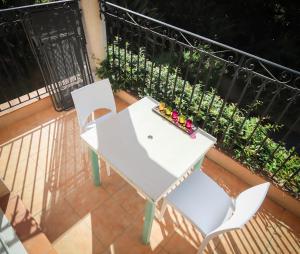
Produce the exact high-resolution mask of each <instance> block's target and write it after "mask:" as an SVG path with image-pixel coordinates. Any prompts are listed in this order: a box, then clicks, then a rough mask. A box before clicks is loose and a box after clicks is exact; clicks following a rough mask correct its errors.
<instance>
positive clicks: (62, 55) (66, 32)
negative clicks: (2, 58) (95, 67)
mask: <svg viewBox="0 0 300 254" xmlns="http://www.w3.org/2000/svg"><path fill="white" fill-rule="evenodd" d="M1 12H2V13H1V14H2V16H1V28H2V30H3V33H2V36H3V38H4V42H7V41H9V42H8V43H6V46H7V47H13V48H17V47H16V45H19V44H22V45H24V46H23V47H22V48H17V49H18V51H17V52H16V54H10V55H9V57H8V58H7V59H8V61H10V62H9V65H10V69H8V70H7V68H6V67H5V66H4V65H3V66H4V67H3V70H4V71H5V70H7V71H6V72H5V74H6V76H7V77H8V78H7V79H8V80H9V81H10V82H6V81H5V80H4V82H3V83H2V84H1V86H0V87H1V89H2V90H1V100H2V101H4V102H5V103H6V104H8V107H12V106H13V105H10V101H11V99H14V98H18V97H24V96H27V97H28V100H29V99H31V97H30V94H31V93H32V92H34V93H35V94H37V97H38V98H40V93H39V91H40V90H36V89H37V88H38V89H42V91H43V92H44V93H46V92H48V93H50V94H51V98H52V101H53V104H54V106H55V108H56V110H58V111H60V110H66V109H69V108H71V107H73V101H72V98H71V94H70V92H71V91H72V90H73V89H76V88H78V87H81V86H84V85H86V84H89V83H91V82H92V80H93V77H92V74H91V70H90V66H89V61H88V55H87V51H86V41H85V36H84V31H83V27H82V22H81V14H80V9H79V6H78V1H70V0H68V1H60V2H53V3H48V4H39V5H32V6H25V7H17V8H13V9H7V10H3V11H1ZM12 27H18V29H19V30H18V31H19V32H17V33H15V30H13V29H12ZM20 34H21V35H22V37H21V38H20ZM1 54H2V52H1ZM3 54H5V49H4V52H3ZM20 55H21V57H20ZM23 59H24V62H23V61H22V60H23ZM25 61H27V62H25ZM28 61H29V62H28ZM11 63H13V64H11ZM14 64H16V66H18V67H19V68H20V69H22V68H23V69H26V68H31V69H33V71H34V72H35V73H36V74H37V76H38V79H35V76H34V75H33V74H32V73H27V76H28V79H29V81H27V82H25V81H24V79H23V76H16V75H15V73H16V70H15V68H14ZM3 70H0V73H1V72H2V73H4V71H3ZM17 73H18V74H19V73H21V71H18V72H17ZM11 77H15V78H11ZM30 82H31V83H35V84H37V87H32V86H31V83H30ZM21 88H24V89H23V90H22V89H21ZM4 89H5V90H4ZM8 95H9V96H8ZM18 100H19V101H18V103H17V104H20V103H21V102H22V101H20V99H18Z"/></svg>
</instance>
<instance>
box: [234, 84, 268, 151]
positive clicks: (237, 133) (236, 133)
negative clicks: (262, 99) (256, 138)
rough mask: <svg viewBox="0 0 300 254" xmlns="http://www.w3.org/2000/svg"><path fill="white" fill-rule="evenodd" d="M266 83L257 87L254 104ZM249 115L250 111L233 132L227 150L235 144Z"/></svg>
mask: <svg viewBox="0 0 300 254" xmlns="http://www.w3.org/2000/svg"><path fill="white" fill-rule="evenodd" d="M266 83H267V82H266V81H264V82H262V83H261V84H260V87H259V89H258V92H257V94H256V96H255V98H254V100H253V102H254V103H255V102H256V101H257V100H258V98H259V96H260V94H261V93H262V91H263V90H264V88H265V87H266ZM249 115H250V110H249V111H248V112H247V114H246V115H245V117H244V120H243V122H242V123H241V125H240V126H239V128H238V129H237V131H236V132H235V135H234V137H233V138H232V142H231V144H230V146H229V150H231V149H232V147H233V145H234V144H235V141H236V139H237V136H238V135H239V134H240V131H241V130H242V128H243V126H244V124H245V122H246V121H247V119H248V118H249Z"/></svg>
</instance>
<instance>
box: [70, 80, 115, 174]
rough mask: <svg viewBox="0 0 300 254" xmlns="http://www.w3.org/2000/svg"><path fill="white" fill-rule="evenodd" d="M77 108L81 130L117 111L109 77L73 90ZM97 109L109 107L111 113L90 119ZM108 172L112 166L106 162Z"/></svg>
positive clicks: (72, 93)
mask: <svg viewBox="0 0 300 254" xmlns="http://www.w3.org/2000/svg"><path fill="white" fill-rule="evenodd" d="M71 95H72V98H73V101H74V105H75V109H76V112H77V118H78V123H79V127H80V132H81V133H82V132H83V131H85V130H87V129H88V128H91V127H93V125H95V123H97V122H99V121H103V120H105V119H107V118H108V117H110V116H112V115H113V114H116V113H117V110H116V103H115V99H114V95H113V92H112V89H111V85H110V82H109V79H103V80H100V81H97V82H95V83H92V84H90V85H86V86H84V87H81V88H79V89H76V90H74V91H72V92H71ZM97 109H108V110H110V112H109V113H107V114H105V115H103V116H101V117H99V118H97V119H95V118H94V117H93V116H92V121H88V120H89V119H90V117H91V115H93V113H94V111H95V110H97ZM106 170H107V174H108V175H110V166H109V165H108V163H107V162H106Z"/></svg>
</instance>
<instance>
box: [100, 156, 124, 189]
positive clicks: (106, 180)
mask: <svg viewBox="0 0 300 254" xmlns="http://www.w3.org/2000/svg"><path fill="white" fill-rule="evenodd" d="M101 179H102V184H101V186H102V187H103V188H104V189H105V190H106V191H107V192H108V193H110V194H114V193H116V192H117V191H119V190H120V189H121V188H122V187H123V186H125V184H127V183H126V181H125V180H124V179H123V178H122V177H121V176H120V175H119V174H117V173H116V172H114V170H113V169H111V174H110V176H107V174H106V170H105V163H104V162H103V161H101Z"/></svg>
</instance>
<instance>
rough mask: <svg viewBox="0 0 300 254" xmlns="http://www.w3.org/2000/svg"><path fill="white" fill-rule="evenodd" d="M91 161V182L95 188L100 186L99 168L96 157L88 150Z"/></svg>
mask: <svg viewBox="0 0 300 254" xmlns="http://www.w3.org/2000/svg"><path fill="white" fill-rule="evenodd" d="M90 154H91V160H92V169H93V180H94V185H95V186H100V184H101V180H100V167H99V163H98V155H97V154H96V153H95V152H94V151H93V150H90Z"/></svg>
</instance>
